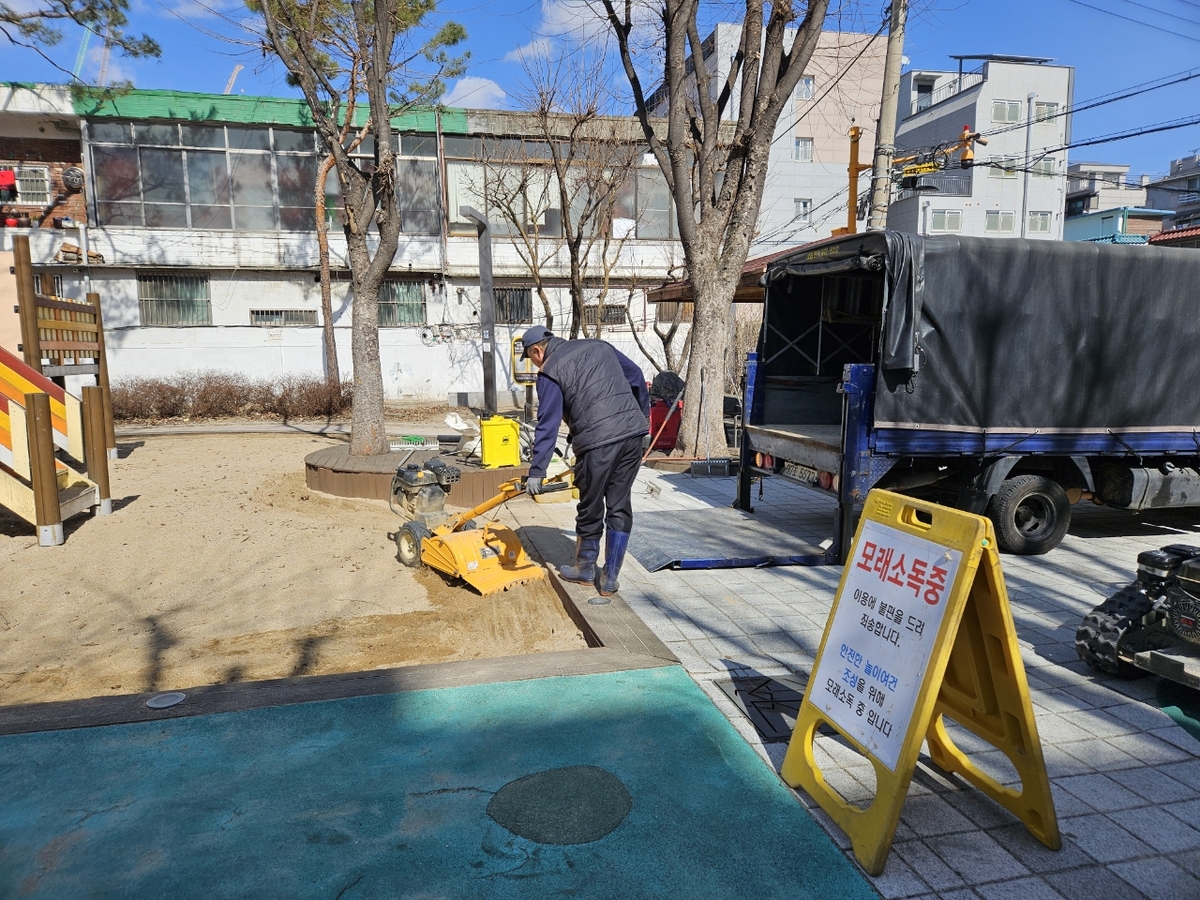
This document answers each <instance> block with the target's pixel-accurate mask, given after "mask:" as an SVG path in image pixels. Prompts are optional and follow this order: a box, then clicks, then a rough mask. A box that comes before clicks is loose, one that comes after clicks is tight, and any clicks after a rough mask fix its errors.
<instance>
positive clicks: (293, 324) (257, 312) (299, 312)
mask: <svg viewBox="0 0 1200 900" xmlns="http://www.w3.org/2000/svg"><path fill="white" fill-rule="evenodd" d="M276 315H277V316H278V317H279V321H278V322H275V321H257V322H256V321H255V317H258V318H259V319H263V318H265V317H267V316H272V317H274V316H276ZM289 319H290V320H291V321H289ZM310 319H311V321H308V320H310ZM299 320H304V321H299ZM250 324H251V325H257V326H258V327H260V328H302V327H305V326H312V325H319V324H320V323H319V322H318V321H317V311H316V310H315V309H252V310H250Z"/></svg>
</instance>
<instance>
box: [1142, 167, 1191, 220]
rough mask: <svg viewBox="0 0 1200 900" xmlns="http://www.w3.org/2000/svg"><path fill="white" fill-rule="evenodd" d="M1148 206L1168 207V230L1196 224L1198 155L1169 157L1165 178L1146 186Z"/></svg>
mask: <svg viewBox="0 0 1200 900" xmlns="http://www.w3.org/2000/svg"><path fill="white" fill-rule="evenodd" d="M1146 193H1147V195H1148V197H1149V201H1148V202H1149V203H1150V205H1151V206H1155V207H1158V208H1160V209H1169V210H1171V217H1170V219H1169V220H1168V222H1167V227H1168V228H1169V229H1176V228H1195V227H1196V226H1198V225H1200V154H1193V155H1191V156H1184V157H1182V158H1180V159H1174V160H1171V171H1170V174H1168V175H1167V176H1166V177H1165V178H1161V179H1159V180H1158V181H1155V182H1153V183H1152V184H1150V185H1148V186H1147V188H1146Z"/></svg>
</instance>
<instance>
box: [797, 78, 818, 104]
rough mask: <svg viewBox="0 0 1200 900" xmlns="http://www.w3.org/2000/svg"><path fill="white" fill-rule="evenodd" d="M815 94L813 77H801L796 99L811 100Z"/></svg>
mask: <svg viewBox="0 0 1200 900" xmlns="http://www.w3.org/2000/svg"><path fill="white" fill-rule="evenodd" d="M814 93H815V91H814V90H813V77H812V76H811V75H803V76H801V78H800V83H799V84H797V85H796V99H797V100H811V99H812V98H813V94H814Z"/></svg>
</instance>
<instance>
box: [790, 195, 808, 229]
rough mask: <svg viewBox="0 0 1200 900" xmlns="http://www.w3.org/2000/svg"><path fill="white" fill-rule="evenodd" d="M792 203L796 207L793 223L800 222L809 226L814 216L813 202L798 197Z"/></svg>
mask: <svg viewBox="0 0 1200 900" xmlns="http://www.w3.org/2000/svg"><path fill="white" fill-rule="evenodd" d="M792 203H793V204H795V207H796V213H795V216H794V217H793V219H792V221H794V222H799V223H800V224H801V225H807V224H808V221H809V218H810V217H811V216H812V200H809V199H803V198H800V197H797V198H795V199H794V200H792Z"/></svg>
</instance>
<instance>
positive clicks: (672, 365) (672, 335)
mask: <svg viewBox="0 0 1200 900" xmlns="http://www.w3.org/2000/svg"><path fill="white" fill-rule="evenodd" d="M632 299H633V298H632V292H631V296H630V301H631V304H630V305H632ZM685 307H686V308H687V309H688V310H689V311H690V310H691V308H692V305H691V304H690V303H656V304H655V312H654V325H653V326H652V328H653V330H654V336H655V337H656V338H658V343H659V345H660V346H659V348H657V349H652V348H651V347H649V346H647V344H646V341H645V340H644V339H643V338H642V336H641V335H639V334H638V329H637V327H636V326H635V323H634V321H633V313H632V311H631V309H630V308H629V307H626V310H625V316H626V319H627V320H628V321H629V326H630V332H631V333H632V334H633V341H634V343H635V344H637V346H638V349H639V350H641V351H642V356H644V357H646V359H648V360H650V364H651V365H652V366H654V368H655V369H656V370H657V371H659V372H676V373H678V372H682V371H684V369H686V368H687V363H688V356H689V355H690V354H691V351H692V329H691V321H692V316H691V315H690V314H689V315H688V316H687V318H686V319H685V318H684V309H685ZM664 308H666V309H668V310H669V312H668V313H667V314H666V315H663V314H662V310H663V309H664ZM683 324H687V325H688V328H687V330H686V333H685V334H684V335H683V342H682V344H681V345H680V346H678V347H676V339H677V338H679V336H680V334H679V326H680V325H683ZM660 356H661V358H662V362H659V357H660Z"/></svg>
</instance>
